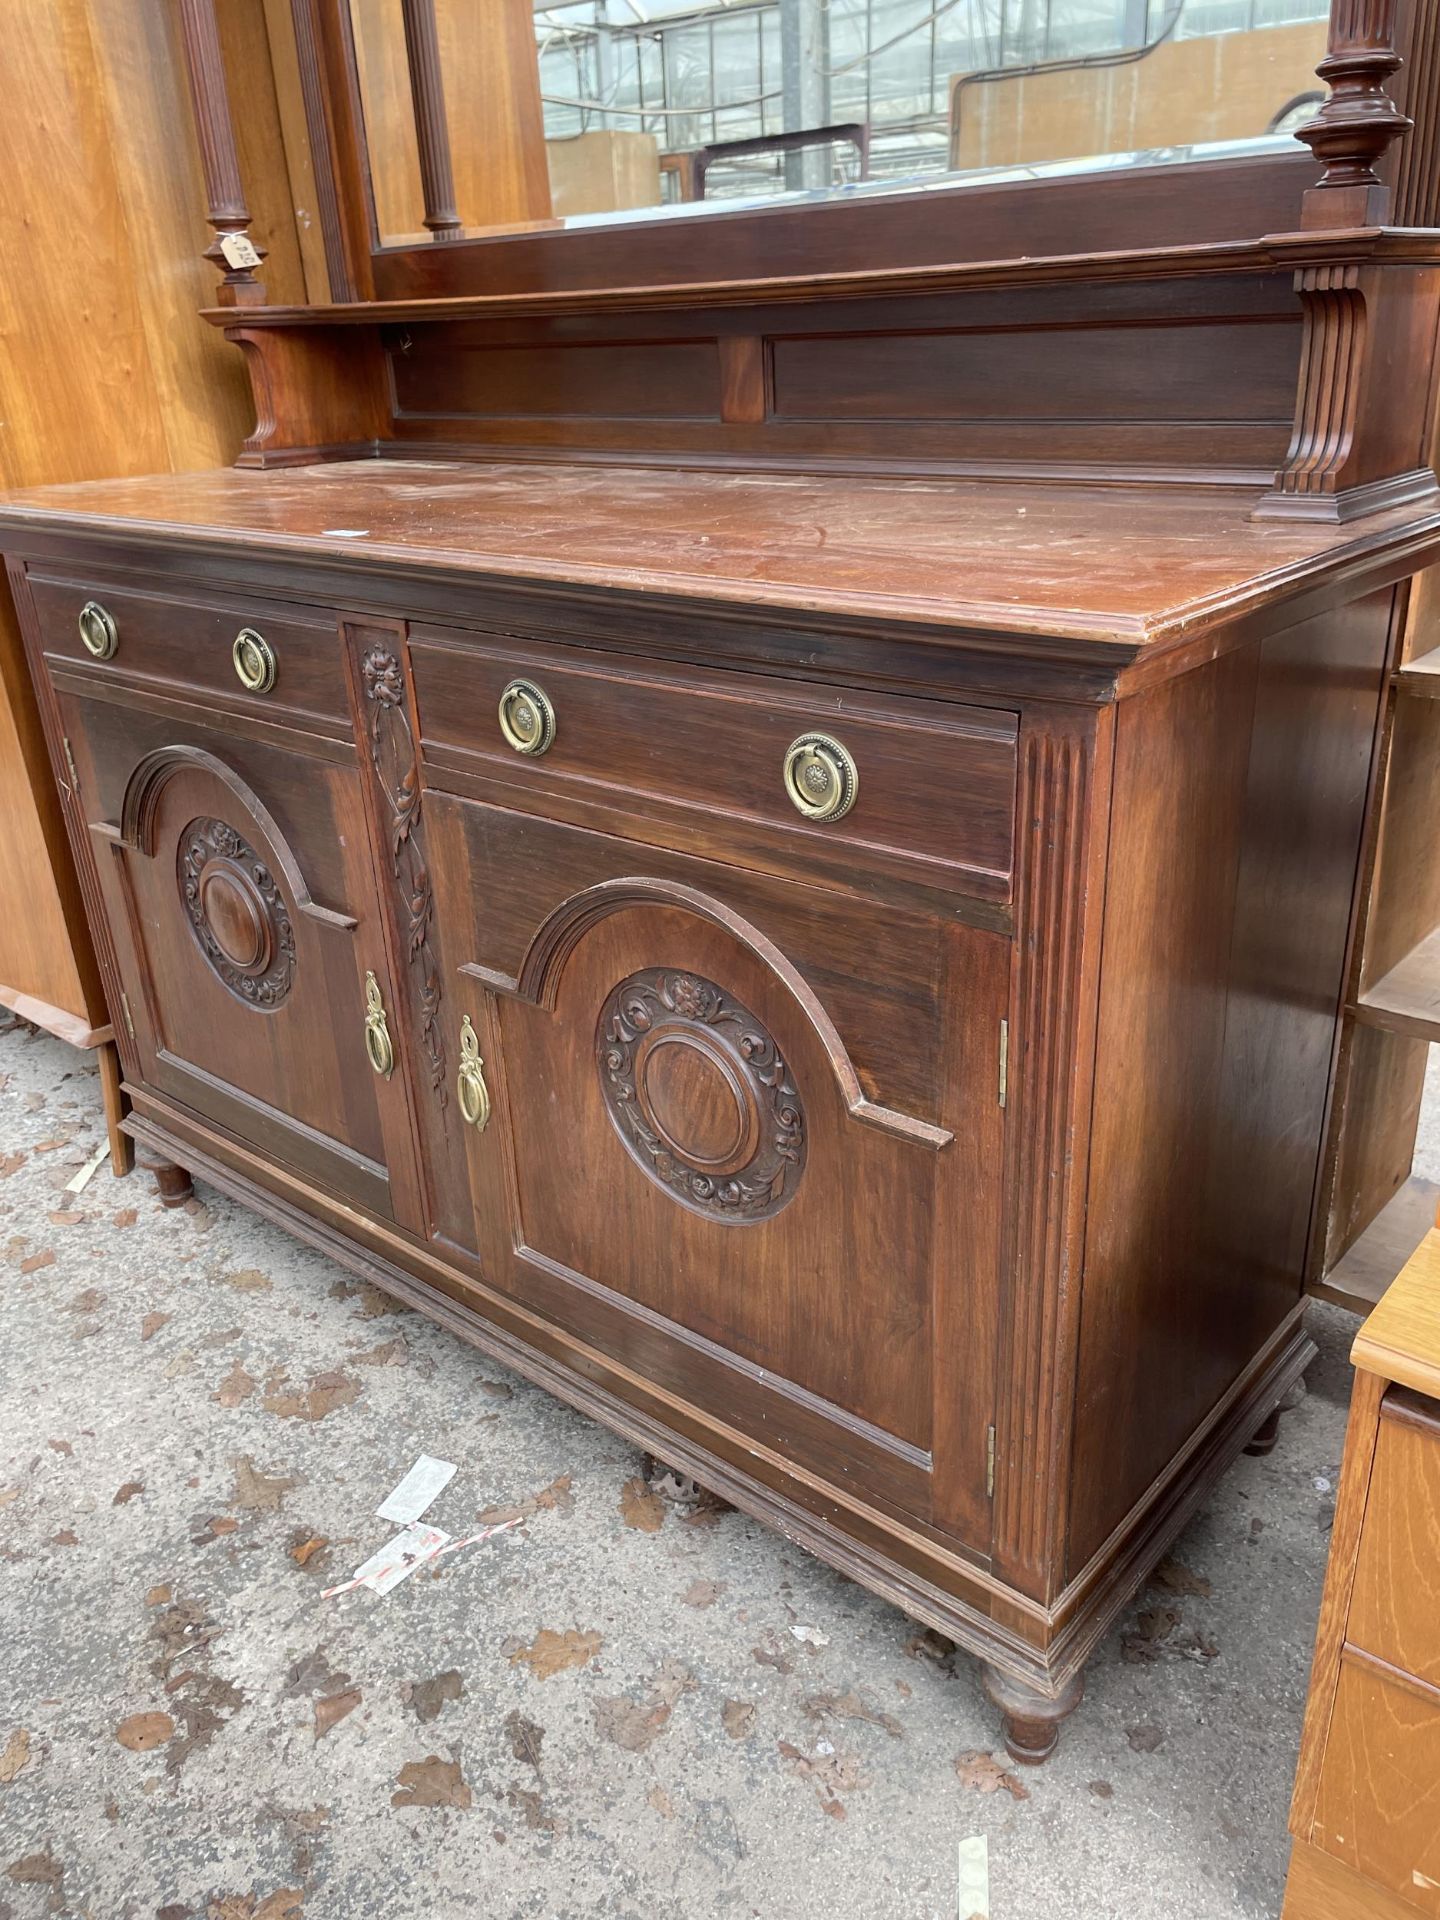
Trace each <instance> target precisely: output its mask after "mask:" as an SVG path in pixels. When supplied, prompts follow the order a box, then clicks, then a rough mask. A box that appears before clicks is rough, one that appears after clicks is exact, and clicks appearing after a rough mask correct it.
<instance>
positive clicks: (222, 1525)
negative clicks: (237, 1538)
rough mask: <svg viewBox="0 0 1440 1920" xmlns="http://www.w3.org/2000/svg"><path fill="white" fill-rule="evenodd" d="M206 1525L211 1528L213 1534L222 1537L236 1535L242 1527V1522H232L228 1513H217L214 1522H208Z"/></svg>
mask: <svg viewBox="0 0 1440 1920" xmlns="http://www.w3.org/2000/svg"><path fill="white" fill-rule="evenodd" d="M205 1524H206V1526H207V1527H209V1529H210V1531H211V1533H213V1534H216V1535H220V1534H225V1533H234V1531H235V1529H236V1528H237V1527H238V1526H239V1525H240V1522H239V1521H238V1520H232V1519H231V1517H230V1515H229V1514H228V1513H217V1514H216V1515H215V1517H214V1518H213V1519H212V1520H207V1521H206V1523H205Z"/></svg>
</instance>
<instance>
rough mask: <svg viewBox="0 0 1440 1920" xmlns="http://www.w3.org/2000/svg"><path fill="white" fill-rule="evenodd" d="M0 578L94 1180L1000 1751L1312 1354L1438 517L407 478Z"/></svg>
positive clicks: (858, 489) (3, 525) (1073, 1676)
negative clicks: (109, 999)
mask: <svg viewBox="0 0 1440 1920" xmlns="http://www.w3.org/2000/svg"><path fill="white" fill-rule="evenodd" d="M1017 528H1018V529H1022V530H1023V537H1022V538H1021V539H1020V540H1018V541H1017V539H1016V529H1017ZM0 529H3V539H4V544H5V546H6V548H7V549H8V553H9V556H10V558H9V564H10V572H11V579H12V583H13V587H14V591H15V597H16V602H17V605H18V606H19V608H20V612H21V619H22V622H23V625H24V628H25V632H26V637H27V641H28V645H29V648H30V654H31V658H32V661H33V665H34V669H35V673H36V677H37V681H38V683H39V686H40V692H41V698H42V703H43V707H44V712H45V717H46V722H47V727H48V730H49V733H50V738H51V742H52V746H53V750H54V754H55V759H56V765H57V769H58V770H59V772H60V777H61V781H62V787H63V791H64V797H65V804H66V811H67V816H68V818H69V820H70V821H71V824H72V827H73V830H74V835H75V842H76V848H77V854H78V856H79V859H80V863H81V868H82V872H83V874H84V877H85V884H86V889H87V893H88V897H89V900H90V905H91V911H92V914H93V919H94V924H95V930H96V934H97V940H98V944H99V948H100V952H101V955H102V961H103V964H104V966H105V969H106V974H107V979H108V981H109V983H110V986H111V991H112V993H113V996H114V1000H115V1004H116V1008H117V1011H118V1013H119V1016H120V1018H119V1021H118V1025H119V1028H120V1033H121V1047H122V1050H123V1054H124V1062H125V1074H126V1086H127V1090H128V1093H129V1097H130V1100H131V1103H132V1106H133V1110H134V1111H133V1119H132V1122H131V1124H132V1126H133V1129H134V1131H135V1133H136V1134H137V1135H138V1137H139V1139H140V1140H141V1141H142V1142H144V1143H146V1144H147V1145H148V1146H149V1147H151V1148H153V1149H158V1150H159V1152H160V1153H161V1154H162V1155H164V1156H166V1157H167V1158H168V1159H170V1160H172V1161H173V1162H175V1163H177V1164H178V1165H180V1166H183V1167H186V1168H189V1169H193V1170H194V1171H196V1172H197V1173H202V1174H204V1175H205V1177H206V1178H208V1179H211V1180H213V1181H214V1182H215V1183H216V1184H217V1185H218V1186H220V1187H221V1188H222V1189H224V1190H226V1191H229V1192H231V1193H235V1194H238V1195H240V1196H241V1197H242V1198H244V1199H246V1200H247V1201H249V1202H251V1203H252V1204H254V1205H255V1206H256V1207H258V1208H259V1209H260V1210H261V1211H263V1212H265V1213H266V1214H268V1215H270V1216H271V1217H273V1218H276V1219H278V1220H280V1221H282V1222H284V1223H285V1224H286V1225H288V1226H290V1227H292V1228H293V1229H294V1230H295V1231H296V1232H298V1233H300V1234H301V1235H302V1236H304V1237H306V1238H308V1239H310V1240H311V1241H313V1242H315V1243H316V1244H318V1245H319V1246H321V1247H322V1248H324V1249H325V1250H327V1251H328V1252H329V1253H331V1254H332V1255H333V1256H334V1257H335V1258H336V1259H337V1260H338V1261H340V1262H342V1263H344V1264H346V1265H347V1266H350V1267H353V1268H355V1269H357V1270H361V1271H363V1272H365V1273H366V1274H367V1275H369V1276H371V1277H372V1278H374V1279H376V1280H378V1281H380V1282H381V1283H382V1284H384V1285H386V1286H389V1287H391V1288H393V1289H395V1290H396V1291H398V1292H399V1293H401V1294H402V1295H404V1296H405V1297H407V1298H409V1299H412V1300H414V1301H416V1302H417V1303H419V1304H422V1305H424V1306H425V1308H426V1310H427V1311H429V1312H431V1313H433V1314H435V1315H436V1316H437V1317H439V1318H440V1319H442V1320H443V1321H445V1322H446V1323H447V1324H449V1325H451V1326H454V1327H456V1328H458V1329H460V1330H462V1331H464V1332H465V1333H466V1334H467V1335H469V1336H470V1337H471V1338H473V1339H475V1340H477V1341H478V1342H479V1343H480V1344H482V1345H484V1346H486V1347H487V1348H488V1349H489V1350H491V1351H492V1352H495V1353H497V1354H499V1355H500V1356H502V1357H503V1358H505V1359H507V1360H508V1361H510V1362H511V1363H512V1364H514V1365H515V1366H516V1367H517V1368H519V1369H520V1370H521V1371H522V1372H526V1373H528V1374H530V1375H531V1376H532V1377H535V1378H537V1379H539V1380H542V1381H543V1382H545V1383H546V1384H547V1385H549V1386H551V1387H553V1388H554V1389H555V1390H556V1391H557V1392H558V1393H560V1394H562V1395H563V1396H564V1397H566V1398H569V1399H571V1400H572V1401H574V1402H575V1403H576V1404H577V1405H579V1406H581V1407H583V1408H585V1409H586V1410H588V1411H590V1412H592V1413H594V1414H596V1415H598V1416H599V1417H600V1418H602V1419H604V1420H606V1421H608V1422H609V1423H611V1424H612V1425H614V1426H615V1427H617V1428H618V1429H619V1430H620V1431H622V1432H623V1433H625V1434H627V1435H629V1436H631V1437H632V1438H633V1439H635V1440H637V1441H639V1442H641V1443H643V1444H644V1445H645V1446H646V1447H648V1448H650V1449H651V1450H652V1451H653V1452H655V1453H656V1454H657V1455H658V1456H660V1457H661V1458H663V1459H665V1460H667V1461H669V1462H672V1463H674V1464H676V1465H678V1466H680V1467H681V1468H682V1469H683V1470H684V1471H686V1472H688V1473H690V1474H692V1475H693V1476H694V1477H695V1478H696V1479H697V1480H699V1481H700V1482H701V1483H702V1484H704V1485H706V1486H708V1487H711V1488H713V1489H715V1490H717V1491H718V1492H720V1493H722V1494H723V1495H725V1496H726V1497H728V1498H730V1499H731V1500H733V1501H735V1502H736V1503H737V1504H739V1505H741V1506H743V1507H746V1508H748V1509H750V1510H752V1511H755V1512H758V1513H760V1514H761V1515H762V1516H764V1517H766V1518H768V1519H770V1520H772V1521H774V1522H775V1523H776V1524H778V1525H780V1526H781V1527H782V1528H784V1530H785V1531H786V1532H787V1533H789V1534H790V1535H791V1536H792V1537H793V1538H795V1539H797V1540H799V1541H801V1542H803V1543H804V1544H805V1545H806V1546H808V1547H810V1548H812V1549H813V1550H814V1551H815V1552H817V1553H818V1554H820V1555H821V1556H822V1557H824V1558H826V1559H828V1560H830V1561H831V1562H832V1563H833V1564H835V1565H836V1566H839V1567H840V1568H842V1569H844V1570H845V1571H847V1572H849V1573H851V1574H853V1575H854V1576H855V1577H856V1578H858V1579H860V1580H861V1581H863V1582H865V1583H867V1584H869V1585H870V1586H872V1587H874V1588H875V1589H877V1590H878V1591H879V1592H881V1593H883V1594H886V1595H888V1596H890V1597H891V1598H893V1599H895V1600H896V1601H898V1602H899V1603H900V1604H901V1605H902V1606H904V1607H905V1608H906V1609H907V1610H908V1611H909V1612H910V1613H912V1614H913V1615H915V1616H916V1617H917V1618H919V1619H921V1620H925V1621H928V1622H930V1623H931V1624H932V1625H934V1626H936V1627H938V1628H940V1629H942V1630H943V1631H944V1632H946V1633H947V1634H950V1635H952V1636H953V1637H954V1638H956V1639H957V1640H959V1641H960V1642H962V1643H963V1644H964V1645H966V1646H967V1647H970V1648H973V1649H975V1650H976V1651H978V1652H979V1653H980V1654H981V1655H982V1657H983V1658H984V1659H985V1660H986V1661H987V1662H988V1663H989V1665H988V1672H989V1676H990V1685H991V1689H992V1692H993V1693H994V1695H995V1697H996V1698H997V1699H998V1700H999V1701H1000V1703H1001V1704H1002V1706H1003V1707H1004V1709H1005V1711H1006V1713H1007V1714H1008V1716H1009V1720H1008V1728H1009V1737H1010V1742H1011V1746H1012V1750H1013V1751H1015V1752H1016V1753H1017V1755H1018V1756H1019V1757H1022V1758H1035V1757H1038V1756H1039V1755H1041V1754H1042V1753H1043V1752H1044V1751H1045V1750H1046V1749H1047V1748H1048V1746H1049V1744H1050V1743H1051V1742H1052V1741H1053V1738H1054V1723H1055V1721H1056V1719H1057V1718H1058V1716H1059V1715H1061V1714H1062V1713H1063V1712H1064V1711H1065V1710H1066V1709H1068V1707H1070V1706H1071V1705H1073V1703H1074V1701H1075V1700H1076V1699H1077V1698H1078V1694H1079V1686H1080V1682H1079V1673H1080V1669H1081V1663H1082V1662H1083V1660H1084V1659H1085V1656H1086V1655H1087V1653H1088V1652H1089V1650H1090V1649H1091V1647H1092V1646H1093V1645H1094V1643H1095V1641H1096V1638H1097V1636H1098V1635H1100V1634H1101V1633H1102V1632H1103V1631H1104V1629H1105V1627H1106V1626H1107V1624H1108V1623H1109V1622H1110V1621H1111V1620H1112V1619H1113V1618H1114V1617H1115V1615H1116V1613H1117V1611H1118V1610H1119V1609H1120V1608H1121V1607H1122V1606H1123V1605H1124V1604H1125V1603H1126V1601H1127V1600H1128V1598H1129V1596H1130V1594H1131V1592H1132V1591H1133V1589H1134V1588H1135V1587H1136V1585H1137V1584H1138V1583H1139V1581H1140V1580H1141V1579H1143V1577H1144V1575H1145V1573H1146V1572H1147V1571H1148V1569H1149V1567H1150V1566H1151V1565H1152V1564H1153V1562H1154V1561H1155V1559H1156V1558H1157V1557H1158V1556H1159V1554H1160V1553H1161V1552H1162V1551H1163V1550H1164V1548H1165V1546H1166V1545H1167V1543H1168V1542H1169V1541H1170V1540H1171V1538H1172V1537H1173V1536H1174V1534H1175V1533H1176V1532H1177V1531H1178V1529H1179V1528H1180V1526H1181V1525H1182V1524H1183V1522H1184V1520H1185V1518H1186V1517H1187V1515H1188V1514H1189V1513H1190V1511H1191V1510H1192V1509H1193V1508H1194V1506H1195V1504H1196V1502H1197V1501H1198V1500H1199V1499H1200V1498H1201V1497H1202V1495H1203V1494H1204V1492H1205V1490H1206V1488H1207V1487H1208V1485H1209V1484H1210V1483H1211V1482H1212V1480H1213V1479H1214V1477H1215V1476H1216V1474H1217V1473H1218V1472H1219V1471H1220V1470H1221V1469H1222V1468H1223V1467H1224V1466H1225V1464H1226V1463H1227V1462H1228V1461H1229V1460H1230V1459H1231V1458H1232V1457H1233V1456H1234V1454H1235V1453H1236V1452H1237V1451H1238V1450H1239V1448H1240V1447H1241V1446H1242V1445H1243V1444H1244V1443H1245V1442H1247V1441H1249V1440H1250V1439H1251V1438H1252V1436H1253V1435H1254V1434H1255V1432H1256V1430H1257V1428H1258V1427H1259V1426H1260V1425H1261V1423H1262V1422H1263V1421H1265V1419H1266V1417H1267V1416H1268V1415H1270V1414H1271V1412H1272V1410H1273V1409H1274V1408H1275V1406H1276V1404H1277V1402H1278V1401H1279V1400H1280V1399H1281V1397H1282V1396H1283V1395H1284V1394H1285V1392H1286V1390H1287V1389H1288V1388H1289V1387H1290V1386H1291V1384H1292V1383H1293V1382H1294V1380H1295V1379H1296V1377H1297V1375H1298V1374H1299V1373H1300V1371H1301V1369H1302V1368H1303V1367H1304V1365H1305V1364H1306V1360H1307V1357H1308V1355H1309V1352H1310V1348H1309V1344H1308V1342H1307V1340H1306V1337H1305V1333H1304V1329H1303V1325H1302V1266H1303V1256H1304V1251H1305V1243H1306V1237H1307V1233H1308V1229H1309V1224H1310V1209H1311V1204H1312V1197H1313V1190H1314V1186H1315V1180H1316V1168H1317V1158H1318V1154H1319V1149H1320V1141H1321V1137H1322V1129H1323V1119H1324V1111H1325V1103H1326V1097H1327V1089H1328V1084H1329V1076H1330V1069H1331V1060H1332V1053H1333V1048H1334V1040H1335V1031H1336V1020H1337V1008H1338V1004H1339V998H1340V993H1341V987H1342V981H1343V975H1344V968H1345V959H1346V947H1347V939H1348V935H1349V926H1350V918H1351V908H1352V893H1353V889H1354V884H1355V873H1356V866H1357V856H1358V850H1359V846H1360V840H1361V832H1362V824H1363V820H1364V815H1365V808H1366V798H1367V792H1368V789H1369V784H1370V779H1371V770H1372V760H1373V754H1374V744H1375V734H1376V728H1377V722H1378V715H1379V713H1380V710H1381V702H1382V694H1383V690H1384V683H1385V678H1386V673H1387V664H1388V659H1389V653H1390V649H1391V647H1392V644H1393V639H1394V622H1395V609H1396V603H1397V597H1398V594H1399V592H1400V591H1402V589H1400V588H1398V587H1397V582H1401V581H1403V580H1404V578H1405V577H1406V575H1407V574H1408V572H1409V570H1411V569H1412V568H1414V567H1415V566H1416V565H1417V564H1418V563H1419V562H1420V561H1421V560H1423V559H1426V558H1428V557H1430V556H1431V555H1433V554H1435V553H1436V552H1437V551H1440V512H1433V511H1432V512H1430V513H1429V514H1427V515H1424V516H1421V517H1419V518H1417V517H1416V516H1415V515H1414V514H1407V513H1399V514H1391V515H1388V516H1383V515H1382V516H1380V517H1378V518H1372V519H1370V520H1367V521H1366V522H1364V523H1363V527H1362V528H1360V529H1354V530H1351V529H1347V528H1344V527H1336V526H1317V525H1314V524H1310V523H1302V522H1294V521H1288V520H1275V521H1255V520H1253V519H1251V518H1250V517H1249V514H1248V510H1247V508H1246V507H1244V506H1241V505H1236V504H1233V503H1232V504H1228V505H1227V504H1219V503H1217V502H1216V500H1215V499H1214V498H1213V497H1212V496H1210V495H1203V496H1201V495H1198V494H1195V493H1192V494H1189V495H1187V494H1186V493H1185V492H1184V491H1183V490H1173V491H1171V492H1169V493H1167V495H1166V496H1165V497H1163V498H1157V497H1156V496H1154V495H1153V494H1149V495H1147V494H1139V493H1131V494H1125V493H1119V492H1116V491H1114V490H1106V489H1096V490H1087V489H1083V488H1055V489H1050V490H1048V491H1047V490H1045V489H1041V488H1037V487H1033V486H1031V487H1025V486H1013V485H1012V486H1008V487H1007V486H989V487H980V486H976V485H974V484H969V483H964V482H959V481H953V480H949V481H939V480H933V481H926V482H923V483H916V484H912V485H901V484H897V483H896V482H894V481H888V480H887V481H876V482H869V483H866V482H864V481H862V480H860V479H858V478H856V477H844V478H835V479H830V480H822V479H813V478H812V479H809V480H803V481H802V480H800V479H798V478H795V477H778V478H773V479H772V478H765V477H758V478H757V477H740V476H731V475H717V474H693V473H684V472H677V471H662V470H656V469H640V468H630V469H612V470H609V471H602V470H587V469H584V468H579V467H566V468H550V467H545V466H533V465H514V466H508V467H507V466H504V465H500V464H486V465H479V464H476V465H471V466H467V465H463V464H459V463H457V464H443V463H420V462H413V461H412V462H364V463H354V464H346V463H339V464H331V465H325V466H319V467H312V468H305V469H301V470H298V471H294V470H285V469H282V470H280V471H276V472H244V471H239V470H226V471H221V472H215V473H208V474H197V475H189V476H178V477H171V476H160V477H155V478H152V479H142V480H135V481H117V482H110V483H107V482H97V483H86V484H82V485H77V486H72V487H64V488H51V489H46V490H43V491H42V492H37V493H36V494H34V495H31V496H25V495H15V496H11V497H10V499H9V500H8V501H7V502H5V503H4V505H3V507H0ZM822 530H823V531H822ZM972 581H973V582H975V583H977V585H980V586H982V587H983V591H984V594H985V600H984V602H983V603H981V602H976V601H972V600H969V599H967V598H966V597H965V596H966V587H967V583H968V582H972ZM97 656H99V657H97ZM797 802H799V803H803V810H802V806H801V805H799V804H797ZM827 813H828V816H829V817H823V816H824V815H826V814H827Z"/></svg>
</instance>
